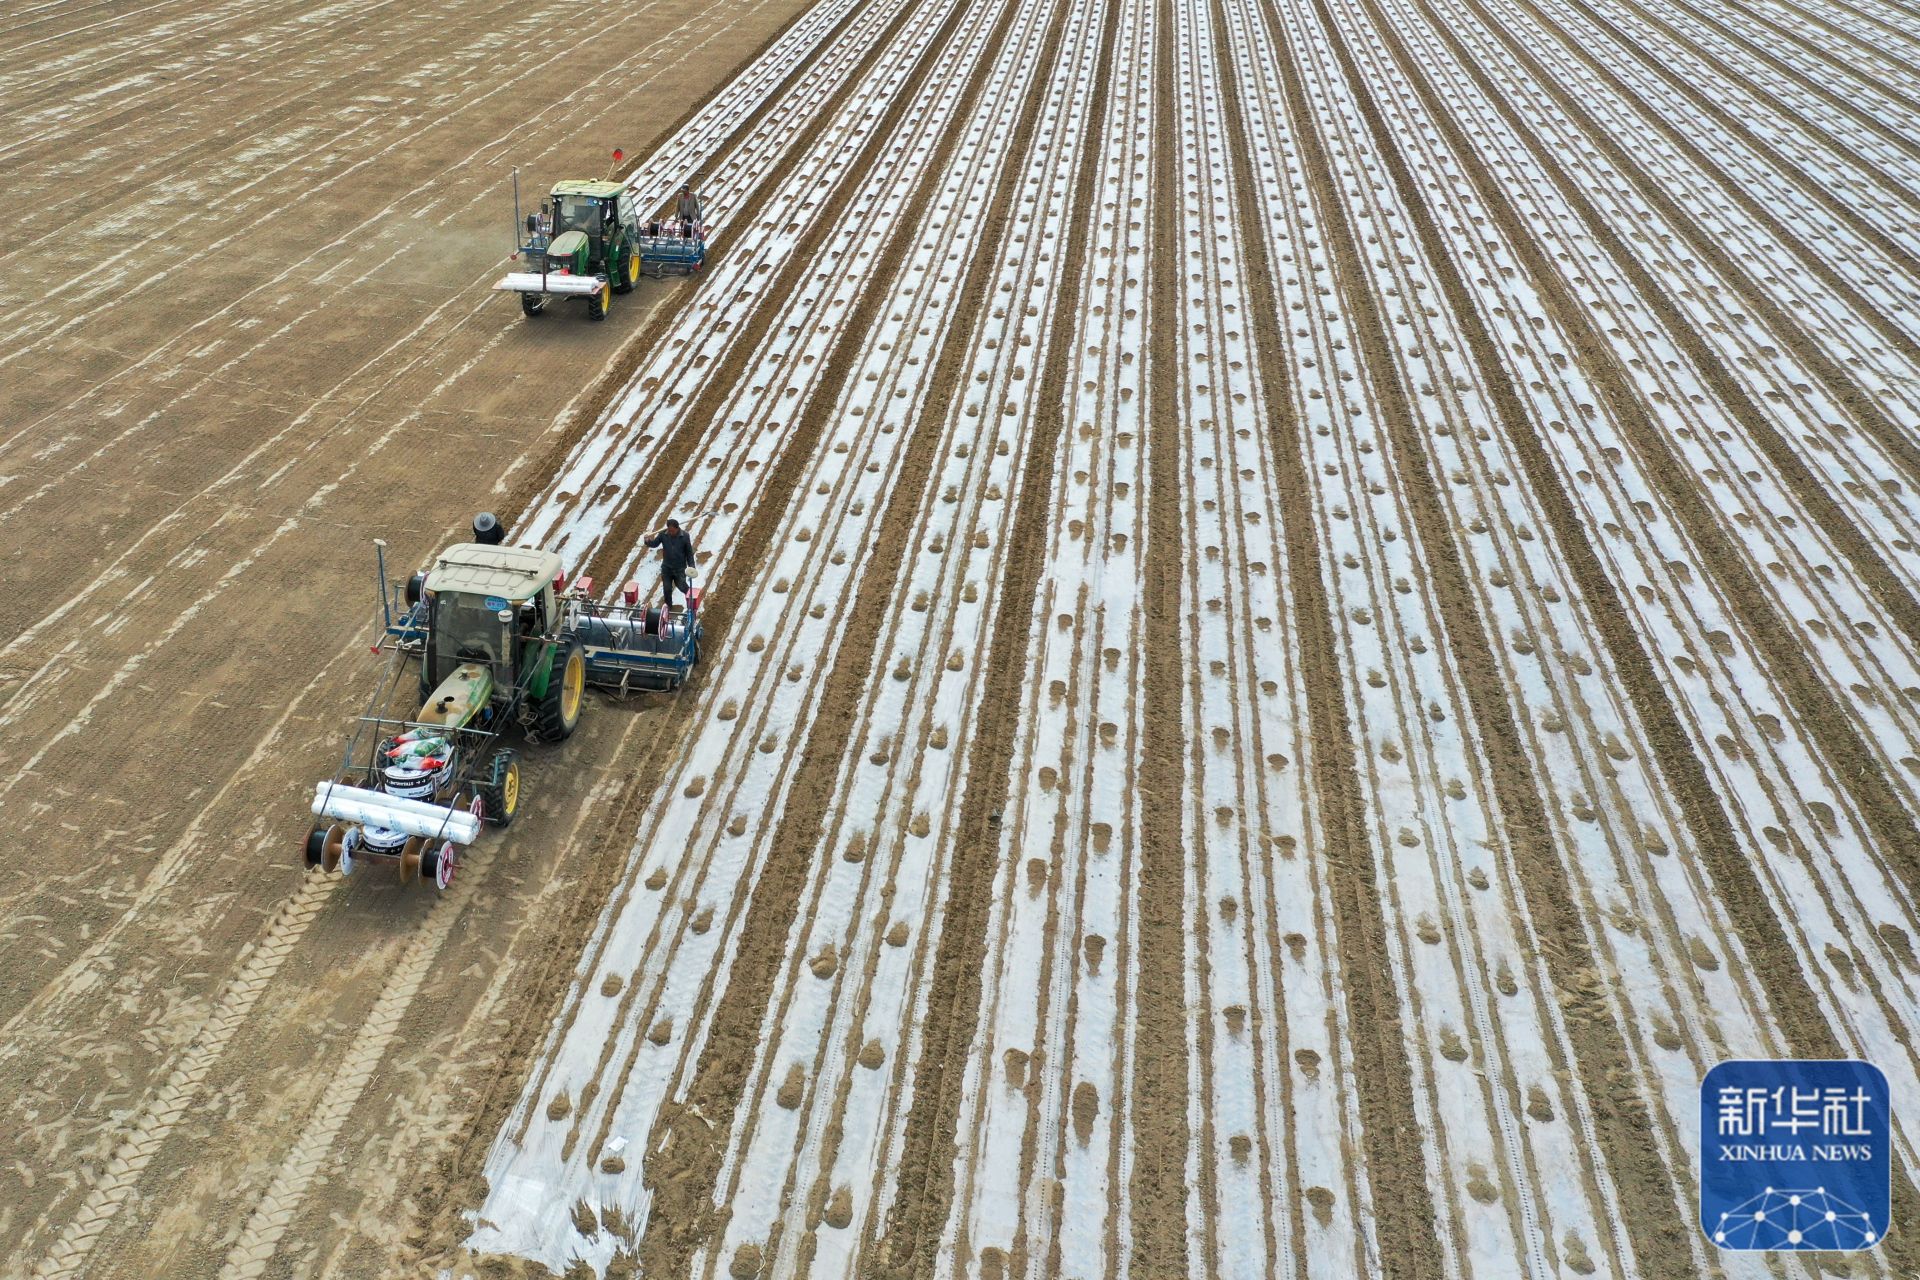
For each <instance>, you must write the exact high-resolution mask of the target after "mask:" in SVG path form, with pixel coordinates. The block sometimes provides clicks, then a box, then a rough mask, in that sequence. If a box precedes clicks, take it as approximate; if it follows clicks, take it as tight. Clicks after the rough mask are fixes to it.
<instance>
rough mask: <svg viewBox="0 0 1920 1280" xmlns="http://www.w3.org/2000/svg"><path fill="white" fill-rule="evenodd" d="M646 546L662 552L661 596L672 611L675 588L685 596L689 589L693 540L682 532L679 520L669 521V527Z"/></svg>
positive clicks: (655, 535)
mask: <svg viewBox="0 0 1920 1280" xmlns="http://www.w3.org/2000/svg"><path fill="white" fill-rule="evenodd" d="M646 545H647V546H648V547H657V548H658V549H659V551H660V595H661V599H662V603H664V604H665V605H666V606H667V608H668V609H672V608H673V589H674V587H676V586H678V587H679V588H680V590H681V592H682V593H683V594H684V593H685V592H686V591H687V589H688V588H687V570H689V569H691V568H692V567H693V539H692V538H690V537H688V536H687V535H686V534H685V533H683V532H681V529H680V522H679V521H678V520H668V521H667V527H666V528H664V529H662V530H660V532H658V533H656V534H654V535H653V536H652V537H651V538H648V539H647V542H646Z"/></svg>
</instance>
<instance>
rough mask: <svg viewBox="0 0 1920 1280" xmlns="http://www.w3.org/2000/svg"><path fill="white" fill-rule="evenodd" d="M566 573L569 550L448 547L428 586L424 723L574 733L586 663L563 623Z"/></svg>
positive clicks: (547, 735)
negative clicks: (511, 725) (563, 565)
mask: <svg viewBox="0 0 1920 1280" xmlns="http://www.w3.org/2000/svg"><path fill="white" fill-rule="evenodd" d="M560 575H561V569H560V557H559V556H557V555H555V554H554V553H553V552H551V551H541V550H537V549H535V548H532V547H508V546H494V545H488V544H485V543H478V542H461V543H456V544H454V545H453V546H451V547H448V548H447V549H446V550H445V551H443V552H441V553H440V556H439V557H438V559H437V560H436V561H435V562H434V565H433V567H432V568H431V569H429V570H428V571H427V574H426V578H425V581H424V582H423V584H422V591H421V598H422V600H423V602H424V603H425V605H426V623H427V629H426V640H425V643H424V644H423V645H422V647H421V652H420V702H421V706H420V714H419V717H418V721H419V723H422V724H435V725H446V726H448V727H452V728H465V727H467V726H469V725H472V724H474V723H475V722H476V721H478V722H485V723H491V724H496V725H497V724H500V723H503V722H509V721H512V720H518V721H520V722H521V723H522V724H524V725H525V726H526V727H527V729H528V730H529V731H530V732H532V733H533V734H534V735H535V736H536V737H539V738H542V739H545V740H548V741H557V740H559V739H561V738H565V737H566V736H568V735H569V734H571V733H572V732H573V726H574V724H575V723H576V722H577V721H578V720H579V717H580V702H581V695H582V691H583V689H584V687H585V683H586V671H585V659H584V658H583V657H582V655H581V652H580V646H579V643H578V641H577V640H575V639H574V638H573V637H572V636H570V635H568V634H565V633H564V632H563V630H562V625H563V622H564V619H563V618H562V617H561V613H560V609H559V601H558V597H557V595H556V592H555V585H556V584H557V582H558V581H559V580H560Z"/></svg>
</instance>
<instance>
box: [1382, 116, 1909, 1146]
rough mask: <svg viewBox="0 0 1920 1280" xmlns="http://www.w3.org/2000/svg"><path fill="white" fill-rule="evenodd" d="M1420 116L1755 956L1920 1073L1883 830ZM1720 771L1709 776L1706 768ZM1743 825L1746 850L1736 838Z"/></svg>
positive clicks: (1443, 215) (1459, 264)
mask: <svg viewBox="0 0 1920 1280" xmlns="http://www.w3.org/2000/svg"><path fill="white" fill-rule="evenodd" d="M1407 119H1408V121H1409V123H1410V125H1411V126H1412V127H1410V128H1409V129H1406V130H1404V131H1401V132H1400V133H1398V134H1396V137H1398V138H1400V139H1401V140H1402V141H1401V144H1400V145H1402V146H1403V147H1404V150H1405V163H1406V164H1407V165H1408V166H1409V167H1410V168H1411V169H1412V170H1413V171H1415V172H1421V173H1429V174H1432V175H1433V176H1432V179H1431V180H1430V181H1429V182H1428V183H1426V190H1427V191H1428V192H1429V193H1430V194H1429V196H1428V200H1429V202H1430V204H1431V209H1430V210H1414V211H1412V220H1413V221H1414V223H1415V225H1416V227H1417V228H1418V229H1419V232H1420V236H1421V240H1422V243H1423V245H1424V246H1425V247H1426V249H1427V252H1428V254H1429V256H1430V258H1431V260H1433V261H1435V262H1436V263H1445V264H1446V265H1447V270H1448V271H1449V272H1450V273H1451V274H1450V275H1449V276H1448V277H1446V279H1447V280H1448V281H1449V283H1447V284H1446V290H1447V293H1448V301H1449V302H1450V303H1451V304H1452V305H1453V306H1454V310H1455V314H1456V315H1458V316H1460V317H1461V318H1463V319H1466V320H1471V321H1472V323H1473V324H1474V325H1475V326H1476V327H1477V328H1478V330H1479V334H1480V336H1478V337H1476V338H1475V346H1476V349H1478V350H1480V351H1482V352H1483V353H1485V354H1484V355H1483V356H1482V358H1483V359H1484V360H1487V361H1489V362H1490V364H1489V367H1493V366H1496V365H1497V366H1500V367H1508V368H1509V374H1510V380H1503V381H1506V385H1507V386H1508V387H1509V388H1510V390H1509V391H1507V392H1503V393H1502V394H1503V395H1509V396H1512V397H1513V399H1511V400H1510V401H1509V404H1510V409H1509V411H1508V412H1503V413H1502V414H1500V415H1496V416H1495V417H1494V418H1493V419H1491V420H1490V422H1491V425H1492V426H1494V427H1495V428H1496V429H1497V431H1498V432H1499V433H1500V434H1501V435H1502V437H1503V438H1505V439H1507V440H1508V441H1510V442H1511V443H1512V445H1513V446H1514V447H1515V450H1516V456H1519V457H1521V458H1522V459H1523V460H1524V461H1525V465H1526V469H1527V472H1528V477H1527V479H1528V482H1529V483H1530V484H1532V485H1533V486H1534V487H1535V488H1536V489H1537V490H1539V491H1541V492H1543V493H1551V494H1560V495H1564V496H1565V500H1566V503H1567V504H1568V507H1566V508H1562V509H1560V510H1556V509H1555V508H1554V507H1553V505H1552V504H1551V503H1550V504H1549V506H1548V514H1549V517H1550V518H1551V519H1552V520H1553V521H1554V522H1555V524H1556V528H1557V531H1558V533H1559V541H1560V545H1561V546H1562V547H1563V548H1569V549H1579V551H1580V554H1581V555H1582V556H1586V555H1588V554H1591V555H1592V556H1593V557H1595V558H1594V559H1593V560H1592V561H1590V562H1589V565H1590V567H1589V568H1588V569H1587V570H1584V571H1583V574H1582V577H1583V583H1584V590H1585V593H1586V594H1587V595H1588V596H1590V597H1592V598H1596V599H1611V600H1615V601H1617V602H1618V604H1619V606H1620V608H1621V609H1622V610H1623V611H1624V613H1625V615H1626V617H1627V618H1628V619H1629V620H1630V622H1631V623H1632V627H1631V630H1630V631H1620V630H1618V629H1613V628H1612V627H1611V625H1610V624H1605V623H1604V619H1603V626H1606V627H1607V629H1608V630H1609V632H1610V634H1609V637H1608V641H1609V644H1610V645H1611V646H1612V647H1613V650H1614V658H1615V660H1616V661H1618V662H1620V663H1621V664H1622V666H1623V668H1630V669H1633V670H1639V671H1646V672H1649V673H1650V675H1651V677H1653V678H1654V679H1655V680H1656V681H1657V684H1658V686H1659V688H1658V692H1657V693H1656V692H1655V691H1654V690H1652V689H1649V688H1647V687H1646V686H1645V685H1644V684H1641V683H1638V682H1636V683H1635V684H1634V685H1630V691H1631V693H1632V696H1633V697H1634V699H1635V702H1636V704H1637V705H1639V706H1640V707H1641V708H1642V714H1645V715H1649V716H1651V717H1653V718H1655V719H1657V720H1665V721H1667V722H1668V723H1669V724H1670V725H1672V728H1673V729H1677V730H1678V731H1679V732H1680V733H1681V734H1682V735H1683V736H1684V741H1674V740H1673V739H1672V737H1671V736H1670V733H1669V734H1668V735H1667V736H1663V737H1662V739H1661V740H1659V741H1658V742H1657V743H1656V745H1657V747H1658V749H1659V750H1660V751H1661V754H1662V756H1663V761H1662V765H1663V769H1664V770H1665V771H1666V772H1667V773H1668V774H1669V775H1670V776H1676V777H1682V778H1690V779H1693V781H1691V782H1690V783H1689V785H1688V791H1687V792H1686V796H1687V798H1686V803H1687V804H1689V805H1690V806H1691V807H1692V809H1693V811H1694V812H1695V813H1697V814H1698V815H1699V816H1698V817H1696V818H1694V819H1692V820H1691V822H1690V826H1691V827H1692V828H1693V832H1694V836H1695V838H1696V839H1697V840H1699V841H1700V842H1701V844H1702V846H1703V847H1704V848H1705V850H1706V851H1707V852H1708V854H1709V858H1710V860H1711V862H1712V867H1713V874H1714V876H1715V879H1716V880H1717V881H1721V882H1722V891H1723V894H1726V893H1731V892H1732V891H1733V889H1734V888H1735V887H1738V886H1741V885H1742V884H1743V881H1744V877H1745V875H1746V873H1747V870H1748V868H1749V867H1751V868H1752V869H1753V870H1754V871H1755V872H1756V879H1757V881H1758V884H1757V887H1758V889H1759V890H1760V892H1761V894H1762V895H1763V897H1764V900H1765V901H1766V903H1767V906H1768V910H1767V911H1766V912H1764V913H1762V912H1759V911H1758V910H1757V909H1756V906H1755V905H1754V904H1753V903H1752V902H1751V900H1750V899H1749V900H1742V899H1740V898H1738V897H1732V898H1727V899H1726V900H1727V901H1728V902H1729V904H1730V906H1736V907H1738V909H1739V912H1740V921H1741V938H1742V941H1743V943H1744V944H1745V945H1746V946H1747V947H1749V948H1750V949H1753V950H1755V951H1756V953H1757V954H1764V955H1772V956H1781V955H1790V956H1792V957H1793V961H1792V962H1789V963H1788V964H1786V965H1784V966H1774V967H1772V968H1770V969H1769V970H1768V971H1769V972H1774V971H1775V970H1776V969H1777V970H1778V971H1779V972H1781V973H1792V974H1795V975H1801V974H1803V973H1804V975H1805V978H1806V981H1807V982H1808V983H1809V984H1810V989H1809V987H1802V986H1801V985H1800V980H1799V978H1798V977H1796V978H1795V979H1794V980H1791V981H1786V982H1772V983H1770V986H1771V988H1772V990H1770V993H1769V994H1770V995H1772V996H1773V997H1774V999H1775V1000H1776V1001H1777V1002H1785V1003H1786V1004H1787V1005H1789V1006H1790V1007H1791V1008H1792V1010H1793V1019H1792V1020H1791V1021H1789V1022H1788V1023H1787V1030H1788V1034H1789V1035H1790V1036H1791V1037H1793V1039H1794V1042H1795V1044H1796V1045H1806V1046H1809V1047H1816V1046H1824V1045H1828V1044H1832V1043H1834V1042H1835V1040H1836V1039H1837V1040H1838V1043H1839V1046H1840V1051H1841V1052H1842V1053H1843V1054H1850V1055H1858V1056H1866V1057H1871V1058H1873V1059H1874V1060H1876V1061H1882V1062H1886V1063H1889V1064H1891V1065H1890V1066H1889V1068H1888V1069H1889V1071H1890V1072H1891V1073H1895V1074H1900V1075H1903V1076H1906V1075H1909V1074H1910V1073H1911V1072H1912V1071H1913V1064H1914V1059H1913V1048H1912V1043H1911V1028H1910V1027H1909V1026H1908V1025H1907V1023H1908V1022H1909V1020H1910V1010H1911V1008H1912V1007H1913V1005H1912V999H1913V997H1912V994H1911V987H1910V979H1909V977H1908V975H1907V973H1906V971H1905V968H1904V966H1903V964H1902V962H1901V961H1900V960H1899V958H1898V955H1897V952H1898V950H1899V943H1900V939H1901V938H1902V937H1903V936H1906V935H1904V934H1902V933H1901V932H1900V930H1899V926H1897V925H1893V924H1891V923H1887V924H1886V925H1885V928H1884V929H1883V928H1881V927H1880V925H1881V923H1882V921H1883V920H1884V906H1883V905H1882V904H1884V903H1885V902H1887V901H1888V900H1889V899H1890V898H1891V897H1892V893H1893V889H1892V886H1890V885H1889V884H1887V882H1886V881H1885V880H1884V879H1883V877H1882V874H1881V872H1880V870H1879V869H1878V867H1877V865H1876V864H1875V862H1874V860H1873V858H1872V853H1871V850H1870V849H1869V847H1868V845H1867V840H1866V839H1865V834H1866V831H1867V828H1866V827H1865V825H1864V824H1863V822H1862V821H1861V819H1860V817H1859V816H1858V813H1857V811H1855V810H1854V809H1853V808H1852V807H1851V804H1850V801H1849V800H1848V798H1847V796H1846V794H1845V791H1844V789H1843V788H1842V786H1841V785H1840V783H1839V780H1838V778H1837V776H1836V771H1835V770H1833V769H1832V767H1831V766H1830V765H1829V764H1828V763H1827V761H1826V759H1825V757H1824V756H1823V755H1822V754H1821V751H1820V748H1818V747H1817V746H1815V745H1814V742H1813V741H1812V740H1811V739H1810V738H1809V737H1808V735H1807V731H1806V728H1805V727H1804V726H1803V725H1802V723H1801V722H1800V721H1799V720H1797V719H1795V718H1793V717H1791V716H1787V715H1785V714H1784V713H1783V710H1782V708H1781V707H1780V706H1779V704H1778V703H1777V702H1775V701H1774V700H1773V698H1772V696H1771V695H1770V694H1769V692H1768V690H1769V687H1770V686H1769V680H1768V678H1767V677H1766V676H1765V675H1764V674H1763V673H1762V671H1761V669H1760V667H1759V666H1758V663H1757V660H1756V657H1755V654H1754V650H1753V648H1752V647H1751V646H1750V645H1749V644H1748V643H1746V642H1745V640H1744V632H1743V631H1742V630H1741V624H1740V623H1739V622H1738V621H1736V620H1735V619H1733V618H1732V617H1730V616H1728V615H1727V614H1726V613H1725V612H1724V609H1725V605H1724V604H1723V602H1722V601H1721V600H1720V599H1719V597H1718V596H1717V595H1715V594H1712V593H1703V592H1701V591H1700V590H1699V589H1698V587H1697V586H1696V585H1695V580H1694V577H1693V575H1692V573H1691V571H1690V570H1689V569H1688V568H1687V566H1688V561H1689V558H1690V557H1691V556H1692V555H1693V554H1694V553H1693V552H1692V551H1691V549H1690V547H1689V546H1688V544H1687V543H1686V542H1684V541H1680V540H1679V539H1678V538H1677V535H1676V534H1675V533H1673V532H1670V531H1671V530H1673V529H1674V528H1675V526H1674V524H1673V523H1672V522H1671V521H1665V522H1661V523H1657V524H1655V523H1649V522H1648V521H1647V520H1646V518H1645V517H1643V516H1642V515H1641V514H1640V513H1639V510H1637V509H1636V504H1639V506H1640V507H1641V508H1647V507H1648V504H1650V503H1651V502H1652V501H1653V500H1655V499H1656V498H1658V497H1659V496H1660V494H1661V490H1660V488H1659V487H1657V486H1655V485H1654V484H1652V483H1651V482H1650V481H1649V480H1647V479H1646V478H1645V477H1644V476H1642V475H1641V474H1640V472H1639V463H1638V461H1637V458H1636V456H1635V455H1631V454H1627V453H1623V452H1621V451H1619V450H1618V449H1614V448H1612V446H1611V445H1610V443H1609V441H1610V440H1613V439H1619V438H1622V437H1624V438H1626V439H1629V440H1631V439H1634V437H1635V433H1634V432H1632V431H1630V430H1626V429H1623V428H1622V427H1621V426H1620V425H1619V424H1618V423H1616V422H1614V421H1613V417H1614V413H1615V410H1614V408H1613V407H1612V406H1614V405H1617V404H1621V403H1627V402H1629V401H1623V400H1622V399H1621V398H1619V397H1610V396H1607V395H1604V394H1603V393H1602V392H1601V391H1600V389H1599V388H1598V387H1597V386H1593V385H1591V384H1589V383H1588V375H1587V372H1586V371H1585V369H1584V368H1583V367H1582V366H1579V365H1574V364H1571V363H1570V360H1569V354H1570V352H1572V351H1574V350H1577V349H1580V347H1578V346H1576V344H1574V343H1572V342H1570V341H1568V340H1567V339H1566V338H1565V337H1564V336H1562V334H1561V332H1560V329H1559V326H1560V325H1562V324H1566V323H1568V322H1569V321H1574V323H1575V324H1576V326H1577V325H1578V324H1580V323H1584V322H1583V321H1579V320H1578V319H1577V317H1578V314H1579V313H1578V311H1577V309H1575V308H1573V307H1571V306H1569V305H1565V304H1559V305H1555V304H1551V303H1549V302H1547V301H1546V299H1545V298H1543V297H1541V296H1539V295H1535V294H1533V293H1532V292H1531V290H1532V288H1533V287H1534V286H1533V285H1532V284H1531V283H1530V282H1532V281H1540V280H1547V279H1551V278H1552V274H1551V272H1549V271H1546V270H1544V269H1543V267H1542V266H1541V264H1539V263H1538V262H1537V261H1535V262H1533V263H1532V270H1531V271H1523V270H1522V269H1521V268H1522V264H1523V262H1526V261H1527V260H1526V259H1523V258H1519V257H1516V256H1515V253H1514V250H1513V247H1512V245H1513V244H1514V243H1521V244H1524V243H1525V242H1524V241H1517V242H1516V241H1509V240H1508V239H1507V238H1506V237H1507V234H1508V232H1507V230H1506V229H1507V228H1510V227H1513V226H1517V225H1523V224H1526V220H1523V219H1520V218H1518V217H1515V216H1506V217H1499V216H1496V211H1495V210H1494V209H1489V208H1487V207H1485V206H1484V205H1483V204H1482V203H1481V202H1482V201H1483V200H1486V199H1487V198H1488V195H1487V192H1489V191H1490V190H1491V188H1487V187H1482V186H1481V185H1480V184H1478V183H1475V182H1473V181H1471V180H1469V179H1468V177H1467V176H1466V175H1465V174H1463V173H1462V172H1461V171H1460V170H1459V169H1458V167H1457V166H1456V165H1455V163H1454V162H1452V161H1451V160H1450V159H1448V158H1447V156H1448V155H1449V154H1452V155H1458V154H1463V153H1464V152H1465V150H1466V149H1465V148H1464V147H1460V146H1458V145H1455V146H1450V147H1445V148H1444V149H1443V144H1442V143H1441V140H1440V138H1439V136H1438V135H1437V134H1436V133H1435V131H1434V129H1433V126H1432V125H1431V124H1430V123H1429V122H1426V121H1424V120H1422V119H1421V118H1420V117H1419V115H1418V113H1414V112H1410V113H1409V114H1408V116H1407ZM1463 226H1475V227H1485V228H1487V229H1488V231H1487V234H1486V237H1483V241H1482V243H1483V245H1484V250H1485V254H1486V257H1485V259H1484V260H1482V257H1481V251H1479V250H1476V249H1473V248H1469V247H1467V246H1466V245H1464V244H1463V243H1462V242H1461V240H1460V235H1461V233H1460V232H1459V231H1458V230H1457V228H1460V227H1463ZM1449 228H1454V229H1455V230H1452V231H1451V232H1449V230H1448V229H1449ZM1517 316H1547V317H1551V318H1550V319H1549V320H1548V321H1547V323H1545V324H1543V325H1540V326H1537V327H1536V326H1535V325H1532V324H1525V325H1523V324H1518V323H1515V322H1514V320H1513V319H1512V318H1511V317H1517ZM1547 371H1553V372H1552V373H1548V372H1547ZM1523 389H1524V390H1523ZM1602 405H1606V406H1608V407H1607V408H1605V409H1602V408H1600V407H1599V406H1602ZM1594 419H1598V420H1599V421H1600V425H1601V426H1602V427H1604V428H1605V430H1604V431H1603V432H1600V433H1599V438H1598V439H1595V438H1594V433H1595V428H1594V427H1593V426H1590V425H1589V423H1590V421H1591V420H1594ZM1603 450H1608V451H1609V452H1607V453H1606V454H1604V455H1603V452H1602V451H1603ZM1629 529H1632V530H1635V531H1636V532H1635V533H1634V534H1632V535H1629V534H1628V532H1627V531H1628V530H1629ZM1683 574H1684V575H1685V576H1682V575H1683ZM1597 575H1603V576H1597ZM1709 637H1712V639H1711V640H1710V639H1709ZM1735 637H1740V640H1739V641H1736V639H1735ZM1643 643H1644V645H1645V646H1646V648H1645V650H1644V651H1641V650H1640V649H1639V646H1640V645H1641V644H1643ZM1669 717H1671V719H1669ZM1703 765H1704V766H1705V776H1704V778H1702V777H1701V775H1700V774H1699V773H1698V772H1696V771H1697V770H1698V769H1699V768H1700V766H1703ZM1702 786H1705V787H1706V788H1708V789H1709V790H1710V792H1711V798H1709V797H1708V796H1707V795H1705V794H1703V792H1702V790H1701V787H1702ZM1809 793H1811V794H1809ZM1728 829H1731V831H1732V832H1733V833H1734V840H1733V841H1730V842H1729V841H1725V840H1723V837H1722V832H1723V831H1725V830H1728ZM1748 851H1751V853H1752V854H1757V855H1758V857H1757V859H1755V858H1752V857H1751V856H1750V854H1749V852H1748ZM1869 904H1872V905H1869ZM1909 927H1911V926H1909ZM1709 962H1710V963H1711V965H1717V964H1719V957H1718V956H1717V955H1716V954H1715V953H1714V952H1713V951H1712V949H1711V948H1710V947H1708V946H1707V945H1706V941H1705V939H1701V941H1700V949H1699V955H1698V958H1697V959H1696V963H1698V964H1700V965H1701V966H1702V967H1709ZM1863 988H1864V990H1863ZM1898 1141H1899V1144H1900V1146H1901V1149H1902V1151H1903V1152H1904V1151H1906V1150H1908V1149H1909V1145H1908V1143H1907V1140H1906V1139H1905V1137H1904V1135H1902V1136H1900V1137H1899V1139H1898ZM1903 1158H1905V1157H1904V1156H1903Z"/></svg>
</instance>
